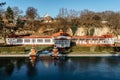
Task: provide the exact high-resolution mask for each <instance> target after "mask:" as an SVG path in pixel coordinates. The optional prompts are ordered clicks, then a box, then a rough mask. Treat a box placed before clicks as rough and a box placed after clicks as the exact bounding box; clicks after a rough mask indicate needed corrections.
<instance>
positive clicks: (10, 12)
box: [5, 7, 14, 19]
mask: <svg viewBox="0 0 120 80" xmlns="http://www.w3.org/2000/svg"><path fill="white" fill-rule="evenodd" d="M5 15H6V18H7V19H14V13H13V10H12V9H11V7H8V8H7V10H6V14H5Z"/></svg>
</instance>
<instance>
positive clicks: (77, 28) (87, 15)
mask: <svg viewBox="0 0 120 80" xmlns="http://www.w3.org/2000/svg"><path fill="white" fill-rule="evenodd" d="M4 5H5V3H4V2H3V3H0V36H1V37H3V38H6V37H8V36H10V35H12V36H13V35H20V36H25V35H52V34H53V33H55V32H58V31H59V29H63V31H65V32H68V33H69V34H70V35H77V36H82V35H91V36H94V35H103V34H106V33H108V32H109V33H112V34H113V35H116V36H117V35H119V34H120V12H113V11H103V12H94V11H89V10H82V11H76V10H73V9H71V10H68V9H67V8H61V9H60V10H59V13H58V15H57V16H56V17H55V18H52V17H51V16H47V17H48V18H45V17H40V16H39V14H38V13H37V9H35V8H34V7H28V8H27V10H26V12H25V13H26V14H25V15H22V13H23V11H22V10H20V9H19V8H18V7H16V6H15V7H12V8H11V7H10V6H8V8H7V9H6V10H4V9H3V8H2V6H4ZM46 20H50V21H49V22H45V21H46ZM101 31H104V32H101Z"/></svg>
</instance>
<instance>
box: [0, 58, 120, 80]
mask: <svg viewBox="0 0 120 80" xmlns="http://www.w3.org/2000/svg"><path fill="white" fill-rule="evenodd" d="M0 80H120V57H82V58H81V57H80V58H66V59H61V60H54V59H40V58H39V59H37V60H36V61H35V63H31V61H30V59H29V58H0Z"/></svg>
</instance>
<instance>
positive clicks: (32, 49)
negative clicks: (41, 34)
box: [29, 47, 36, 56]
mask: <svg viewBox="0 0 120 80" xmlns="http://www.w3.org/2000/svg"><path fill="white" fill-rule="evenodd" d="M29 55H30V56H33V55H36V50H35V47H32V48H31V50H30V53H29Z"/></svg>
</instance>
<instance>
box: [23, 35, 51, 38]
mask: <svg viewBox="0 0 120 80" xmlns="http://www.w3.org/2000/svg"><path fill="white" fill-rule="evenodd" d="M23 38H52V37H51V36H35V35H34V36H24V37H23Z"/></svg>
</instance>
